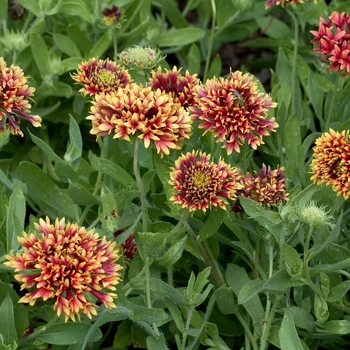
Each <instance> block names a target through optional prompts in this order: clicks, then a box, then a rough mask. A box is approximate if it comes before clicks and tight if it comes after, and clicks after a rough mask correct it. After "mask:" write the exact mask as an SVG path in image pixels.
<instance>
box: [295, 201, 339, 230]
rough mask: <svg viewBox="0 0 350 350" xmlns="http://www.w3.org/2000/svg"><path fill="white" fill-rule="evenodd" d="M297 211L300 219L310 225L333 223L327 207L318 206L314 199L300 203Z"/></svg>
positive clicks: (317, 225)
mask: <svg viewBox="0 0 350 350" xmlns="http://www.w3.org/2000/svg"><path fill="white" fill-rule="evenodd" d="M296 212H297V215H298V217H299V219H300V220H301V221H302V222H304V223H306V224H309V225H310V226H315V227H321V226H323V225H325V224H328V225H332V224H331V223H330V220H331V219H332V216H331V215H328V213H329V211H328V212H327V211H326V207H325V206H323V205H321V206H317V205H316V203H315V202H314V201H310V202H309V203H307V204H301V205H299V206H298V208H297V210H296Z"/></svg>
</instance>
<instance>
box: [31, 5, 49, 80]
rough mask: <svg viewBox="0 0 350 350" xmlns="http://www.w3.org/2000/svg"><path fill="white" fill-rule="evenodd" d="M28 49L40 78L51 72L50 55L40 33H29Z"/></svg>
mask: <svg viewBox="0 0 350 350" xmlns="http://www.w3.org/2000/svg"><path fill="white" fill-rule="evenodd" d="M32 2H33V1H32ZM33 3H35V2H33ZM30 49H31V51H32V55H33V57H34V61H35V63H36V65H37V67H38V69H39V72H40V76H41V78H42V79H45V77H46V76H47V75H49V74H51V69H50V56H49V51H48V49H47V47H46V43H45V41H44V39H43V37H42V36H41V35H39V34H37V33H32V34H30Z"/></svg>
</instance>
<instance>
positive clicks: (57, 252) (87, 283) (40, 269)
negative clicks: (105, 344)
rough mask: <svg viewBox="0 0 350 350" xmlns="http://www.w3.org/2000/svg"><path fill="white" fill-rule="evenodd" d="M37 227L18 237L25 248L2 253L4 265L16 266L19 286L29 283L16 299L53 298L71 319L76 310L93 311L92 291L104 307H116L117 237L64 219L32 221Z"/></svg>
mask: <svg viewBox="0 0 350 350" xmlns="http://www.w3.org/2000/svg"><path fill="white" fill-rule="evenodd" d="M34 225H35V229H36V231H37V232H35V233H30V234H27V233H26V232H23V236H22V237H19V238H18V241H19V242H20V244H21V245H22V246H23V253H17V254H16V255H13V254H9V255H6V256H5V257H6V259H7V260H8V261H7V262H5V265H7V266H10V267H13V268H15V272H19V273H18V274H16V275H15V279H16V280H17V281H19V282H21V283H22V286H21V289H24V288H26V289H33V290H32V291H31V292H29V293H27V294H25V295H24V296H23V297H22V298H21V299H20V300H19V302H21V303H29V304H30V305H34V304H35V302H36V301H37V300H38V299H40V298H41V299H43V300H48V299H54V300H55V303H54V309H55V310H56V311H57V314H58V316H60V315H61V314H63V315H64V317H65V321H67V320H68V319H69V318H70V319H72V320H73V321H75V317H76V316H77V317H78V318H79V319H80V315H79V312H80V311H81V312H83V313H84V314H86V315H87V316H88V317H89V318H91V315H92V314H93V315H96V314H97V312H96V305H95V304H94V303H93V302H92V301H90V300H91V298H89V299H87V295H88V294H90V295H91V296H94V297H95V298H96V299H97V300H99V301H100V302H102V303H103V304H104V305H105V306H106V307H107V308H115V307H116V305H115V304H114V302H113V299H114V298H116V297H117V295H116V294H115V293H113V292H110V291H115V290H116V288H115V285H116V284H118V283H119V281H120V270H121V269H122V266H120V265H118V264H117V263H116V261H117V260H118V259H119V257H120V254H119V250H118V248H117V247H116V245H115V242H109V241H108V240H107V239H106V238H105V237H103V238H100V237H99V236H98V234H97V233H95V232H94V230H89V231H87V230H86V229H85V228H84V227H78V226H77V225H76V224H74V223H73V224H71V223H69V222H68V223H67V224H66V223H65V219H64V218H63V219H61V220H58V219H56V221H55V223H54V224H51V223H50V219H49V218H46V221H44V220H43V219H40V221H39V223H35V224H34Z"/></svg>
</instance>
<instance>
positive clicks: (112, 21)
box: [102, 5, 121, 27]
mask: <svg viewBox="0 0 350 350" xmlns="http://www.w3.org/2000/svg"><path fill="white" fill-rule="evenodd" d="M120 16H121V13H120V10H119V8H118V7H117V6H115V5H113V6H112V7H111V8H109V7H106V8H105V9H103V11H102V20H103V23H104V24H105V25H106V26H107V27H114V26H116V25H118V23H119V22H120Z"/></svg>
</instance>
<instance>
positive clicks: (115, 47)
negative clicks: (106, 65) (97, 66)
mask: <svg viewBox="0 0 350 350" xmlns="http://www.w3.org/2000/svg"><path fill="white" fill-rule="evenodd" d="M113 48H114V59H115V60H116V59H117V55H118V40H117V29H116V28H114V29H113Z"/></svg>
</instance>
